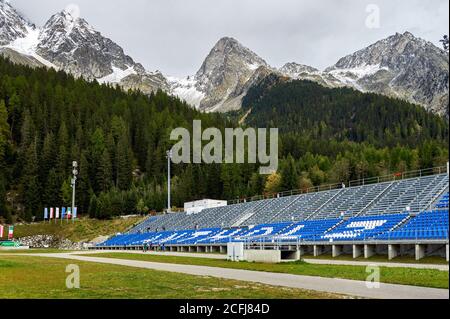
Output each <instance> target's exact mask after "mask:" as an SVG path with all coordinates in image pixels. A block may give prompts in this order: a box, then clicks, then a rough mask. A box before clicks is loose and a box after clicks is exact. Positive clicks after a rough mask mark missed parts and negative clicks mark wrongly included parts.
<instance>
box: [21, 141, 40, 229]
mask: <svg viewBox="0 0 450 319" xmlns="http://www.w3.org/2000/svg"><path fill="white" fill-rule="evenodd" d="M36 144H37V142H34V143H32V144H30V146H29V147H28V151H27V158H26V164H25V169H24V178H23V186H24V202H25V203H26V207H25V220H27V221H31V216H33V214H34V216H37V212H39V211H41V191H40V183H39V180H38V179H39V176H38V166H37V163H38V156H37V149H36V147H37V145H36Z"/></svg>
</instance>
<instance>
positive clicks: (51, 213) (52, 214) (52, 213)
mask: <svg viewBox="0 0 450 319" xmlns="http://www.w3.org/2000/svg"><path fill="white" fill-rule="evenodd" d="M54 213H55V212H54V209H53V207H52V208H50V219H53V218H54V217H55V215H54Z"/></svg>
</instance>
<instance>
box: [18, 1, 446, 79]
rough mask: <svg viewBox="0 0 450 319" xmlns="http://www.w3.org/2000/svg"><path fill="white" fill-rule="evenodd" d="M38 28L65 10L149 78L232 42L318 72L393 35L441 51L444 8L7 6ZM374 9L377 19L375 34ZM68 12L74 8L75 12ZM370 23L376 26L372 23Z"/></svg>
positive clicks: (189, 68)
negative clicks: (419, 40)
mask: <svg viewBox="0 0 450 319" xmlns="http://www.w3.org/2000/svg"><path fill="white" fill-rule="evenodd" d="M10 2H11V4H12V5H14V6H15V7H16V8H17V9H19V10H20V11H21V12H22V13H24V14H25V15H26V16H27V17H28V18H29V19H30V20H31V21H32V22H34V23H36V24H37V25H38V26H41V25H43V24H44V23H45V21H46V20H47V19H48V18H49V17H50V16H51V15H52V14H54V13H56V12H58V11H61V10H62V9H64V8H66V7H67V6H68V5H70V4H75V5H76V6H78V7H79V9H80V14H81V16H82V17H83V18H85V19H86V20H87V21H88V22H89V23H90V24H91V25H92V26H93V27H94V28H96V29H97V30H98V31H100V32H101V33H102V34H103V35H105V36H107V37H109V38H111V39H112V40H114V41H115V42H117V43H118V44H120V45H121V46H122V47H123V48H124V49H125V52H126V53H127V54H129V55H130V56H131V57H133V59H134V60H136V61H137V62H141V63H142V64H143V65H144V66H145V67H146V68H147V69H149V70H160V71H162V72H163V73H164V74H166V75H174V76H185V75H189V74H195V72H196V71H197V70H198V69H199V67H200V65H201V63H202V62H203V60H204V58H205V57H206V55H207V54H208V53H209V51H210V50H211V48H212V47H213V46H214V44H215V43H216V42H217V41H218V40H219V39H220V38H221V37H223V36H231V37H234V38H236V39H237V40H239V41H240V42H241V43H242V44H244V45H245V46H247V47H249V48H250V49H252V50H253V51H255V52H256V53H257V54H259V55H260V56H261V57H262V58H264V59H265V60H266V61H267V62H268V63H269V64H270V65H272V66H276V67H280V66H282V65H283V64H285V63H286V62H293V61H295V62H298V63H303V64H307V65H311V66H314V67H317V68H320V69H323V68H325V67H327V66H330V65H333V64H334V63H336V62H337V60H338V59H339V58H341V57H343V56H345V55H347V54H349V53H353V52H354V51H356V50H359V49H361V48H363V47H365V46H367V45H369V44H371V43H373V42H375V41H377V40H380V39H382V38H385V37H387V36H389V35H392V34H394V33H395V32H402V33H403V32H404V31H410V32H412V33H413V34H414V35H416V36H419V37H422V38H424V39H426V40H428V41H431V42H433V43H435V44H436V45H438V44H439V39H440V38H441V37H442V35H444V34H448V28H449V15H448V11H449V1H448V0H427V1H424V0H95V1H92V0H75V1H74V0H68V1H66V0H33V1H30V0H11V1H10ZM370 4H375V5H377V6H378V8H379V11H380V15H379V17H380V19H379V27H378V28H368V27H367V25H366V20H367V19H368V16H369V15H370V18H369V21H370V22H371V24H370V25H372V26H376V24H377V23H376V10H375V11H374V9H373V8H372V7H369V11H370V12H367V9H368V5H370ZM72 7H73V6H72ZM373 17H375V19H373Z"/></svg>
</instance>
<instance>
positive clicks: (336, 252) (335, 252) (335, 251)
mask: <svg viewBox="0 0 450 319" xmlns="http://www.w3.org/2000/svg"><path fill="white" fill-rule="evenodd" d="M332 250H333V251H332V255H333V258H335V257H338V256H340V255H342V253H343V251H344V246H343V245H333V247H332Z"/></svg>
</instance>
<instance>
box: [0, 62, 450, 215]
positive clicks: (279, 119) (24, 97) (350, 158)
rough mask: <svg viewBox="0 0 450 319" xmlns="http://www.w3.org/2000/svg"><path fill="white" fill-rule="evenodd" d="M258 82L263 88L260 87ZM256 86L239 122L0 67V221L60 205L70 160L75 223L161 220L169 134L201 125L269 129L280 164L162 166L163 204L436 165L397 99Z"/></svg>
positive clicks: (421, 121) (440, 145)
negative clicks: (134, 217)
mask: <svg viewBox="0 0 450 319" xmlns="http://www.w3.org/2000/svg"><path fill="white" fill-rule="evenodd" d="M269 80H270V79H269ZM269 84H270V85H268V83H267V82H263V83H262V84H261V85H260V86H257V87H255V88H253V89H251V90H250V92H249V94H248V95H247V96H246V98H245V99H244V110H243V111H242V112H240V113H234V114H228V115H220V114H203V113H200V112H198V111H196V110H194V109H192V108H191V107H190V106H188V105H186V104H185V103H184V102H182V101H180V100H178V99H177V98H174V97H171V96H168V95H167V94H165V93H163V92H158V93H156V94H152V95H151V96H146V95H143V94H141V93H139V92H131V91H130V92H123V91H122V90H121V89H119V88H117V87H111V86H108V85H100V84H99V83H97V82H95V81H94V82H87V81H84V80H83V79H75V78H73V77H72V76H69V75H67V74H65V73H63V72H56V71H54V70H48V69H39V68H38V69H31V68H29V67H25V66H19V65H15V64H13V63H11V62H9V61H8V60H6V59H3V58H0V222H3V223H12V222H16V221H19V222H20V221H31V220H32V218H33V216H35V217H36V218H37V220H39V219H42V217H43V208H44V207H46V206H48V207H50V206H52V207H57V206H60V207H61V206H68V205H69V204H70V197H71V188H70V174H71V163H72V161H73V160H77V161H78V162H79V179H78V184H77V206H78V207H79V213H80V215H81V216H90V217H91V218H99V219H108V218H112V217H117V216H119V215H130V214H145V213H148V212H150V211H162V210H163V209H164V208H165V205H166V193H167V191H166V184H167V182H166V178H167V177H166V176H167V168H166V165H167V164H166V163H167V160H166V151H167V150H168V149H169V148H170V147H171V145H172V144H173V143H174V142H172V141H170V140H169V138H170V132H171V131H172V129H174V128H177V127H185V128H187V129H188V130H192V121H193V120H194V119H200V120H202V127H203V128H208V127H217V128H219V129H220V130H223V129H224V128H225V127H233V126H238V125H239V124H238V123H239V119H240V117H241V116H242V115H243V114H244V113H245V112H248V110H250V109H251V112H250V113H249V115H248V117H247V118H246V119H245V121H243V124H244V125H245V126H257V127H267V126H270V127H279V128H280V132H281V136H280V152H279V156H280V167H279V171H278V173H277V174H274V175H273V176H270V177H267V176H262V175H259V173H258V166H257V165H240V164H227V165H225V164H214V165H204V164H195V165H194V164H188V165H186V164H183V165H173V167H172V174H173V176H172V177H173V179H172V199H173V204H174V205H175V206H178V207H182V205H183V202H185V201H189V200H195V199H201V198H217V199H236V198H242V197H246V196H253V195H260V194H263V193H275V192H278V191H283V190H290V189H298V188H302V189H303V188H308V187H312V186H317V185H322V184H329V183H338V182H348V181H349V180H352V179H358V178H365V177H372V176H379V175H385V174H390V173H392V172H398V171H406V170H416V169H420V168H429V167H433V166H439V165H444V164H445V163H446V161H447V160H448V146H447V143H448V123H446V122H445V121H444V120H443V119H442V118H439V117H437V116H434V115H431V114H429V113H426V112H425V111H424V110H423V109H422V108H420V107H418V106H415V105H411V104H408V103H405V102H402V101H398V100H394V99H389V98H385V97H381V96H377V95H373V94H362V93H358V92H355V91H353V90H349V89H336V90H331V89H327V88H323V87H321V86H319V85H317V84H313V83H310V82H302V81H294V82H290V83H281V84H279V83H277V82H276V81H274V82H272V83H269Z"/></svg>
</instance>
